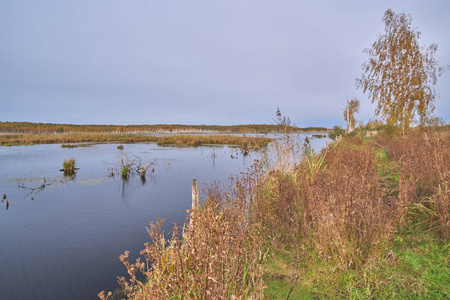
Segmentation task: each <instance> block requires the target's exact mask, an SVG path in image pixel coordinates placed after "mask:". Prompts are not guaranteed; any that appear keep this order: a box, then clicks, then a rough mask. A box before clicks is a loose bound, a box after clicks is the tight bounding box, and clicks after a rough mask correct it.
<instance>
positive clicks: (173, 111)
mask: <svg viewBox="0 0 450 300" xmlns="http://www.w3.org/2000/svg"><path fill="white" fill-rule="evenodd" d="M388 8H391V9H393V10H394V11H395V12H397V13H400V12H405V13H409V14H411V16H412V19H413V26H414V27H417V28H418V29H419V30H420V31H421V32H422V36H421V39H420V42H421V44H425V45H429V44H430V43H436V44H438V46H439V48H438V53H437V54H438V55H437V56H438V57H440V59H441V64H450V17H449V16H450V1H447V0H441V1H424V0H417V1H380V0H377V1H362V0H359V1H358V0H346V1H336V0H330V1H301V0H297V1H294V0H276V1H275V0H273V1H268V0H221V1H219V0H208V1H207V0H191V1H186V0H179V1H175V0H159V1H153V0H136V1H135V0H127V1H124V0H107V1H106V0H96V1H92V0H89V1H86V0H82V1H63V0H34V1H23V0H2V1H0V121H31V122H50V123H75V124H161V123H166V124H167V123H170V124H173V123H178V124H180V123H182V124H219V125H226V124H250V123H272V122H273V118H274V117H275V112H276V108H277V107H280V109H281V112H282V113H283V114H285V115H287V116H289V117H290V118H291V120H292V121H293V122H294V123H295V124H296V125H297V126H300V127H306V126H328V127H331V126H333V125H335V124H340V125H344V121H343V117H342V110H343V103H344V102H345V101H346V99H347V98H351V97H352V96H356V97H358V98H359V99H360V101H361V112H360V113H359V114H358V115H357V116H356V118H357V119H358V120H362V121H364V122H367V121H368V119H369V118H372V117H373V111H374V107H375V106H374V105H373V104H371V103H370V101H369V100H368V98H367V95H365V94H363V93H362V91H360V90H356V88H355V79H356V78H357V77H358V76H360V74H361V72H362V69H361V64H362V63H364V61H366V60H367V55H366V54H365V53H363V49H364V48H367V47H370V46H371V44H372V43H373V42H374V41H375V39H376V37H377V34H378V33H382V32H383V29H384V25H383V23H382V17H383V14H384V12H385V11H386V9H388ZM436 90H437V92H439V93H440V96H441V97H440V99H438V100H437V102H436V108H437V115H438V116H440V117H443V118H444V119H446V120H447V122H449V121H450V71H447V73H445V74H444V75H443V76H442V77H440V78H439V79H438V85H437V86H436Z"/></svg>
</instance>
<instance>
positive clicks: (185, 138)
mask: <svg viewBox="0 0 450 300" xmlns="http://www.w3.org/2000/svg"><path fill="white" fill-rule="evenodd" d="M270 141H271V139H269V138H262V137H243V136H234V135H171V136H163V137H158V136H148V135H139V134H115V133H89V132H81V133H80V132H77V133H40V134H33V133H17V134H13V133H3V134H0V146H17V145H35V144H66V145H65V146H66V147H68V148H70V145H67V144H71V143H72V144H73V143H86V142H87V143H105V142H119V143H145V142H154V143H158V145H173V146H200V145H218V144H220V145H236V146H240V147H244V148H248V149H260V148H263V147H266V146H267V144H268V143H269V142H270Z"/></svg>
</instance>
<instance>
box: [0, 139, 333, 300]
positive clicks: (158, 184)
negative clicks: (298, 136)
mask: <svg viewBox="0 0 450 300" xmlns="http://www.w3.org/2000/svg"><path fill="white" fill-rule="evenodd" d="M308 136H310V135H308ZM311 143H312V146H313V147H314V148H315V149H316V150H317V149H320V148H322V147H323V146H324V145H325V139H311ZM117 146H118V144H97V145H91V146H89V147H77V148H71V149H68V148H61V145H60V144H52V145H33V146H14V147H0V196H2V195H3V194H6V196H7V198H8V200H9V206H8V207H7V206H6V203H5V202H4V203H1V205H0V258H1V262H0V299H46V300H47V299H50V300H51V299H98V298H97V294H98V293H99V292H100V291H102V290H105V291H109V290H114V289H116V288H117V287H118V284H117V276H126V275H127V273H126V269H125V267H124V266H123V264H122V263H121V262H120V261H119V255H121V254H122V253H123V252H124V251H125V250H130V251H131V255H130V257H131V261H134V259H135V258H137V257H138V255H139V251H140V250H142V249H143V248H144V246H143V244H144V243H145V242H147V241H149V236H148V234H147V231H146V228H145V227H146V226H148V222H149V221H156V220H157V219H158V218H162V219H165V220H166V221H165V223H164V227H163V229H164V230H165V231H166V232H168V231H170V230H171V228H172V226H173V223H174V222H175V223H178V224H183V223H184V221H185V218H186V216H187V213H186V210H188V209H190V206H191V185H192V179H193V178H197V180H198V182H199V188H202V187H206V186H207V185H208V184H211V183H213V182H214V181H221V182H226V181H227V179H228V177H229V176H230V175H234V174H238V173H240V172H243V171H245V170H246V169H247V168H248V167H249V166H250V165H251V164H252V163H253V160H254V159H255V158H258V156H259V155H258V154H257V153H252V154H251V156H246V157H244V156H243V155H242V154H241V153H240V151H239V150H238V149H237V148H233V147H228V146H214V147H207V146H202V147H196V148H186V147H183V148H178V147H166V146H157V145H156V144H152V143H149V144H124V149H123V150H118V149H117ZM121 153H122V155H123V153H126V154H127V155H128V156H130V157H131V156H136V157H139V158H140V159H141V161H142V163H143V164H145V163H151V162H155V164H154V172H153V173H152V170H151V168H150V170H149V171H148V172H147V175H146V180H145V181H142V180H141V177H140V176H139V175H136V176H130V178H129V179H128V180H127V181H124V180H122V178H121V176H120V175H119V176H118V175H117V169H118V164H119V160H120V155H121ZM71 157H73V158H75V160H76V163H77V167H78V168H79V170H77V172H76V175H75V177H65V176H64V175H63V172H61V171H60V169H61V168H62V162H63V160H64V159H69V158H71ZM232 157H234V158H232ZM112 169H116V175H115V176H113V177H111V176H110V173H111V170H112ZM42 178H45V180H46V186H45V188H43V189H42V188H40V187H41V185H42V183H43V181H42Z"/></svg>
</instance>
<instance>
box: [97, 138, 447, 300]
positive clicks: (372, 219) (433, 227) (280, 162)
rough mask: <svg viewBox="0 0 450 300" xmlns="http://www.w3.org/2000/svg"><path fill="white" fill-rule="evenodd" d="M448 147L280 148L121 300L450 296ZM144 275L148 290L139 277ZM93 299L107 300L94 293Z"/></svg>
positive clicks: (380, 143)
mask: <svg viewBox="0 0 450 300" xmlns="http://www.w3.org/2000/svg"><path fill="white" fill-rule="evenodd" d="M449 146H450V138H449V135H448V134H447V133H446V132H433V131H429V132H419V131H417V132H412V133H410V134H408V135H405V136H397V137H389V135H384V134H383V133H380V134H379V135H377V136H376V137H373V138H370V139H365V138H356V137H353V138H346V139H343V140H341V141H340V142H338V143H334V144H332V145H330V146H329V147H327V148H326V149H324V150H323V151H322V152H321V153H318V154H315V153H314V152H313V151H312V149H311V148H310V147H309V146H308V145H307V144H306V145H295V144H292V141H290V140H289V139H285V140H284V141H281V142H276V143H272V144H270V145H269V149H268V153H270V154H268V155H267V156H266V157H265V159H264V160H263V161H261V162H259V163H256V164H255V165H254V166H253V167H252V168H251V169H250V170H249V172H248V173H246V174H241V175H240V176H239V177H235V178H232V179H231V181H230V183H229V186H228V187H225V188H224V187H219V186H211V187H210V188H209V189H208V190H207V193H206V194H207V196H206V197H205V199H203V204H202V207H201V209H199V210H196V211H193V215H192V216H191V217H192V218H191V221H190V223H189V225H187V227H185V228H183V230H182V231H181V232H179V231H177V228H175V230H174V235H173V237H172V239H169V240H165V239H164V238H163V237H164V235H163V234H162V233H161V232H160V230H159V227H158V226H157V225H153V226H152V227H151V228H150V229H149V233H150V235H151V238H152V241H153V242H152V243H148V244H146V249H144V250H143V251H142V252H141V254H142V255H143V256H144V260H143V261H141V260H138V261H137V262H135V263H130V262H128V253H125V254H124V255H123V256H122V257H121V260H122V261H123V262H124V264H125V266H126V267H127V269H128V272H129V274H130V275H131V278H130V279H125V278H122V280H121V281H120V283H121V285H122V287H123V294H124V295H125V294H126V295H127V297H128V299H263V298H264V299H375V298H377V299H378V298H387V299H391V298H397V299H444V298H448V297H450V200H449V181H450V147H449ZM138 270H140V271H142V272H143V273H144V275H145V278H146V280H145V281H143V282H141V281H139V280H138V279H137V277H136V276H135V274H136V272H137V271H138ZM99 296H100V298H102V299H104V298H108V296H107V295H105V294H104V293H101V294H100V295H99Z"/></svg>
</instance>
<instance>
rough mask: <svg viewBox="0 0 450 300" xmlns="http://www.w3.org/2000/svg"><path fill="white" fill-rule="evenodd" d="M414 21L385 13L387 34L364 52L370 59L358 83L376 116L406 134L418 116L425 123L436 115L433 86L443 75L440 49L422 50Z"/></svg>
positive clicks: (391, 13) (402, 15)
mask: <svg viewBox="0 0 450 300" xmlns="http://www.w3.org/2000/svg"><path fill="white" fill-rule="evenodd" d="M411 21H412V18H411V16H409V15H406V14H404V13H400V14H396V13H395V12H393V11H392V10H390V9H388V10H387V11H386V12H385V13H384V16H383V22H384V25H385V28H384V33H383V34H380V35H379V36H378V38H377V39H376V41H375V42H374V43H373V45H372V48H368V49H365V50H364V52H365V53H367V54H368V55H369V59H368V60H367V62H365V63H364V64H363V74H362V76H361V77H360V78H358V79H357V80H356V86H357V88H362V89H363V91H364V93H365V92H368V94H369V98H370V99H371V100H372V103H377V107H376V110H375V115H377V116H380V117H381V118H382V119H383V120H385V121H386V122H387V123H390V124H395V125H400V126H402V127H403V129H404V130H405V129H407V128H409V126H410V124H411V122H412V121H413V119H414V117H415V116H416V115H417V116H418V117H419V118H420V120H421V121H423V119H424V118H425V115H426V113H427V112H428V111H434V103H433V102H434V101H435V99H436V92H435V89H434V85H435V84H436V82H437V77H438V76H440V75H442V73H443V71H444V67H442V66H440V65H439V61H438V59H436V56H435V55H436V51H437V48H438V46H437V45H436V44H431V45H430V46H428V47H425V46H421V45H420V44H419V38H420V32H419V31H418V30H417V29H415V28H412V27H411Z"/></svg>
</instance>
